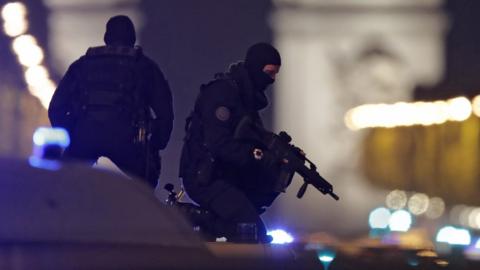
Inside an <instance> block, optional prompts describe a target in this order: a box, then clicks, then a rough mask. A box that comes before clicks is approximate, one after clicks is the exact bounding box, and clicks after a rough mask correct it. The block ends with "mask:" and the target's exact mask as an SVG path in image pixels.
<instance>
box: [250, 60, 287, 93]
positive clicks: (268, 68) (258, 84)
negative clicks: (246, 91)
mask: <svg viewBox="0 0 480 270" xmlns="http://www.w3.org/2000/svg"><path fill="white" fill-rule="evenodd" d="M279 70H280V66H279V65H271V64H269V65H265V66H264V67H263V69H262V70H259V71H257V72H253V74H251V77H252V82H253V85H254V87H255V89H256V90H259V91H264V90H265V89H266V88H267V87H268V86H269V85H270V84H272V83H274V82H275V78H276V75H277V73H278V71H279Z"/></svg>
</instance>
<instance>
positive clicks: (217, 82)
mask: <svg viewBox="0 0 480 270" xmlns="http://www.w3.org/2000/svg"><path fill="white" fill-rule="evenodd" d="M201 92H202V94H203V95H215V96H216V95H220V96H237V95H239V91H238V88H237V86H236V83H235V81H234V80H232V79H229V78H216V79H214V80H212V81H210V82H208V83H206V84H203V85H202V86H201Z"/></svg>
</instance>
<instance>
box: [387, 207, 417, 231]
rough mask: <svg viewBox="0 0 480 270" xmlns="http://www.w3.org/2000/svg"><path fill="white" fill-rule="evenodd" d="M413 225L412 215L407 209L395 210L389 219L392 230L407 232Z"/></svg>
mask: <svg viewBox="0 0 480 270" xmlns="http://www.w3.org/2000/svg"><path fill="white" fill-rule="evenodd" d="M411 226H412V215H411V214H410V213H409V212H408V211H405V210H397V211H395V212H393V214H392V216H391V217H390V220H389V227H390V230H391V231H395V232H406V231H408V230H409V229H410V227H411Z"/></svg>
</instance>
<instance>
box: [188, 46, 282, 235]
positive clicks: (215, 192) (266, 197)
mask: <svg viewBox="0 0 480 270" xmlns="http://www.w3.org/2000/svg"><path fill="white" fill-rule="evenodd" d="M280 64H281V60H280V54H279V53H278V51H277V50H276V49H275V48H274V47H273V46H271V45H270V44H267V43H258V44H255V45H253V46H251V47H250V48H249V49H248V51H247V54H246V57H245V60H244V62H239V63H235V64H232V65H231V66H230V68H229V70H228V71H227V72H225V73H221V74H217V75H215V79H214V80H213V81H211V82H209V83H208V84H206V85H202V87H201V91H200V94H199V95H198V97H197V100H196V103H195V108H194V110H193V112H192V114H191V115H190V117H189V118H188V119H187V126H186V137H185V143H184V146H183V150H182V157H181V162H180V177H181V178H182V179H183V185H184V187H185V190H186V191H187V193H188V195H189V196H190V198H192V199H193V200H194V201H195V202H196V203H198V204H199V205H200V206H201V207H202V208H205V209H207V210H208V211H210V212H211V213H213V215H214V216H215V217H216V220H215V221H214V222H212V223H211V224H209V225H210V226H209V228H208V230H209V231H210V233H213V234H214V235H215V236H217V237H220V236H225V237H227V239H228V240H229V241H249V242H250V241H251V242H270V240H271V239H270V237H269V236H267V235H266V228H265V225H264V223H263V222H262V219H261V218H260V214H261V213H263V212H264V207H267V206H270V205H271V203H272V202H273V200H274V199H275V198H276V196H277V195H278V193H277V192H274V191H272V190H271V188H270V186H269V185H268V184H267V183H269V181H268V180H267V179H265V177H266V174H265V173H264V169H265V159H263V153H262V152H261V149H259V148H258V146H257V145H256V144H255V143H253V142H249V141H243V140H238V139H237V138H236V137H235V136H234V133H235V130H236V128H237V126H238V124H239V122H240V120H241V119H242V118H244V117H246V116H248V117H250V119H251V120H252V121H253V122H254V123H255V124H256V125H258V126H263V124H262V120H261V118H260V115H259V113H258V112H259V111H260V110H262V109H264V108H265V107H266V106H267V105H268V100H267V97H266V96H265V93H264V91H265V90H266V88H267V87H268V86H269V85H270V84H272V83H273V82H274V81H275V76H276V75H277V73H278V72H279V69H280ZM252 232H255V233H254V235H253V237H250V239H245V233H246V234H247V235H248V234H249V233H250V234H252ZM247 238H248V236H247Z"/></svg>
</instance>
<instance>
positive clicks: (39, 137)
mask: <svg viewBox="0 0 480 270" xmlns="http://www.w3.org/2000/svg"><path fill="white" fill-rule="evenodd" d="M33 143H34V144H35V146H40V147H42V146H45V145H51V144H55V145H59V146H61V147H63V148H67V147H68V146H69V145H70V136H69V135H68V132H67V131H66V130H65V129H64V128H48V127H39V128H37V129H36V130H35V133H34V134H33Z"/></svg>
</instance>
